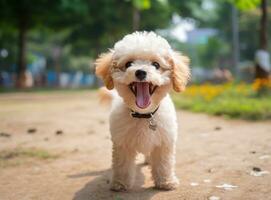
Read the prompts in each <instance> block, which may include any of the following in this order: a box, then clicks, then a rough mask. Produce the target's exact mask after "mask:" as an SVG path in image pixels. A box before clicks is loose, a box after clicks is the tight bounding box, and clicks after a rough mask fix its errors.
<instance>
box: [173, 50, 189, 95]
mask: <svg viewBox="0 0 271 200" xmlns="http://www.w3.org/2000/svg"><path fill="white" fill-rule="evenodd" d="M189 62H190V60H189V58H188V57H187V56H184V55H182V54H181V53H179V52H176V51H174V52H173V53H172V59H171V65H172V74H171V75H172V83H173V89H174V90H175V91H176V92H182V91H184V90H185V86H186V84H187V82H188V80H189V78H190V69H189Z"/></svg>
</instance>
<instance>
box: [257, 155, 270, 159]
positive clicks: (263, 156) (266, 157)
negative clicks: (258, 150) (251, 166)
mask: <svg viewBox="0 0 271 200" xmlns="http://www.w3.org/2000/svg"><path fill="white" fill-rule="evenodd" d="M268 158H270V156H269V155H262V156H260V157H259V159H260V160H265V159H268Z"/></svg>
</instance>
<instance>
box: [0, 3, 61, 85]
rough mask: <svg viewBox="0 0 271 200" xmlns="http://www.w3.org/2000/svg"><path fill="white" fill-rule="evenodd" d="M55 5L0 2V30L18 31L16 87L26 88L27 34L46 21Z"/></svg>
mask: <svg viewBox="0 0 271 200" xmlns="http://www.w3.org/2000/svg"><path fill="white" fill-rule="evenodd" d="M56 3H57V1H49V0H39V2H35V3H33V2H32V1H29V0H20V1H16V0H0V7H1V8H2V9H1V13H0V26H1V29H7V28H8V27H13V28H15V29H16V30H17V31H18V59H17V70H16V71H17V80H16V85H17V87H25V86H26V85H25V84H26V73H25V71H26V67H27V66H26V65H27V62H26V49H27V33H28V31H29V30H30V29H32V28H34V27H36V26H38V25H41V24H42V23H43V22H45V21H46V20H47V16H50V13H51V12H53V11H54V8H55V5H56ZM44 8H46V9H44Z"/></svg>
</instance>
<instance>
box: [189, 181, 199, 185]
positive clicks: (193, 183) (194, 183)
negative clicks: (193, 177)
mask: <svg viewBox="0 0 271 200" xmlns="http://www.w3.org/2000/svg"><path fill="white" fill-rule="evenodd" d="M190 185H191V186H198V185H199V183H196V182H192V183H190Z"/></svg>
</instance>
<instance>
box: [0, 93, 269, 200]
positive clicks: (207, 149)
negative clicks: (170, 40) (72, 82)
mask: <svg viewBox="0 0 271 200" xmlns="http://www.w3.org/2000/svg"><path fill="white" fill-rule="evenodd" d="M107 118H108V108H104V107H101V106H100V105H99V104H98V101H97V96H96V94H95V92H92V91H89V92H88V91H84V92H82V91H81V92H50V93H14V94H1V95H0V151H1V152H2V154H3V152H9V151H10V152H12V151H14V149H15V150H16V149H17V150H18V149H19V150H21V151H23V150H28V151H33V153H28V154H27V155H23V154H22V156H20V155H21V154H18V153H17V154H16V153H13V154H5V155H8V156H3V155H2V157H1V159H2V161H1V162H2V164H3V163H4V165H2V166H1V167H0V199H1V200H30V199H31V200H32V199H33V200H49V199H50V200H66V199H67V200H69V199H73V200H89V199H91V200H92V199H93V200H104V199H113V200H130V199H138V200H149V199H155V200H161V199H167V200H168V199H169V200H171V199H172V200H175V199H178V200H179V199H186V200H190V199H191V200H193V199H199V200H203V199H213V200H215V199H223V200H224V199H225V200H226V199H228V200H233V199H237V200H239V199H241V200H242V199H244V200H270V199H271V174H268V172H271V122H270V121H265V122H247V121H241V120H225V119H223V118H217V117H211V116H207V115H205V114H193V113H190V112H185V111H178V119H179V138H178V143H177V163H176V173H177V176H178V177H179V179H180V182H181V184H180V186H179V188H178V189H177V190H175V191H169V192H163V191H158V190H155V189H153V182H152V180H151V176H150V170H149V168H148V166H144V165H142V164H141V163H142V158H141V157H139V158H138V163H139V164H138V168H137V178H136V184H135V187H134V188H133V189H132V190H131V191H129V192H125V193H115V192H111V191H110V190H109V182H110V174H111V170H110V165H111V146H112V145H111V141H110V134H109V131H108V120H107ZM29 129H32V130H29ZM33 129H34V130H33ZM38 150H43V151H46V152H48V154H49V156H47V157H48V158H47V157H46V156H45V158H44V157H43V156H40V154H39V155H37V156H35V151H38ZM50 155H51V156H50ZM257 175H259V176H257ZM260 175H262V176H260ZM223 184H230V185H233V186H237V187H234V188H232V189H231V190H226V189H223V188H220V187H216V186H221V185H223ZM215 197H217V198H215Z"/></svg>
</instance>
